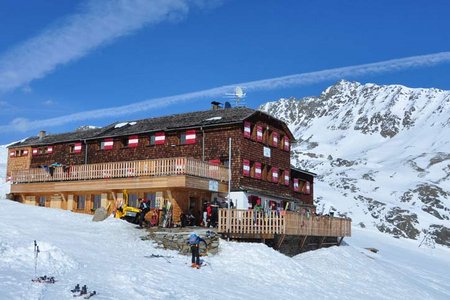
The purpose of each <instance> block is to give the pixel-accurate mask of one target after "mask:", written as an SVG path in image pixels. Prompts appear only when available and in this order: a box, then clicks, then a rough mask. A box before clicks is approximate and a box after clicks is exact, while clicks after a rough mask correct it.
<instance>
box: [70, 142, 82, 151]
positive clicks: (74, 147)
mask: <svg viewBox="0 0 450 300" xmlns="http://www.w3.org/2000/svg"><path fill="white" fill-rule="evenodd" d="M69 152H70V153H81V143H75V144H72V145H69Z"/></svg>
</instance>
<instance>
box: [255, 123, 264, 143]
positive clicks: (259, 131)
mask: <svg viewBox="0 0 450 300" xmlns="http://www.w3.org/2000/svg"><path fill="white" fill-rule="evenodd" d="M256 140H257V141H258V142H262V140H263V128H262V126H256Z"/></svg>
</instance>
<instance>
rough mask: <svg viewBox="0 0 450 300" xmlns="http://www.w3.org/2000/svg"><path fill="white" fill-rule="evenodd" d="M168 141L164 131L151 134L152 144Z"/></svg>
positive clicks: (162, 143)
mask: <svg viewBox="0 0 450 300" xmlns="http://www.w3.org/2000/svg"><path fill="white" fill-rule="evenodd" d="M165 142H166V135H165V133H164V132H156V133H155V134H152V135H151V136H150V145H152V146H153V145H164V143H165Z"/></svg>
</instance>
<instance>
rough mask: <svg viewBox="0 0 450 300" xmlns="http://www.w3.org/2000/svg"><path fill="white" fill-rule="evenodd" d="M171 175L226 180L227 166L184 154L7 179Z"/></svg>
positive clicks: (15, 175)
mask: <svg viewBox="0 0 450 300" xmlns="http://www.w3.org/2000/svg"><path fill="white" fill-rule="evenodd" d="M173 175H192V176H197V177H203V178H209V179H214V180H218V181H228V169H227V168H225V167H223V166H217V165H212V164H210V163H207V162H203V161H200V160H196V159H192V158H186V157H179V158H163V159H150V160H137V161H125V162H110V163H97V164H85V165H72V166H57V167H40V168H33V169H27V170H19V171H13V172H12V174H11V177H12V178H11V181H12V183H13V184H17V183H31V182H51V181H70V180H93V179H110V178H127V177H140V176H173Z"/></svg>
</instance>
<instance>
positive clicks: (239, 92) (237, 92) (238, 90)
mask: <svg viewBox="0 0 450 300" xmlns="http://www.w3.org/2000/svg"><path fill="white" fill-rule="evenodd" d="M234 94H235V95H236V97H238V98H242V97H244V96H245V94H244V91H243V90H242V88H241V87H240V86H237V87H236V88H235V89H234Z"/></svg>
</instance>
